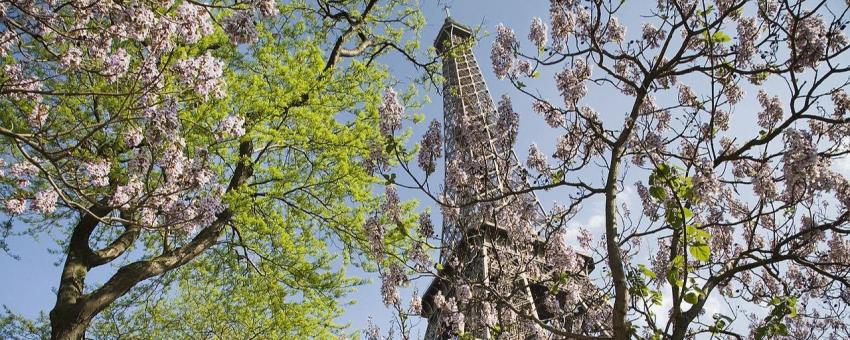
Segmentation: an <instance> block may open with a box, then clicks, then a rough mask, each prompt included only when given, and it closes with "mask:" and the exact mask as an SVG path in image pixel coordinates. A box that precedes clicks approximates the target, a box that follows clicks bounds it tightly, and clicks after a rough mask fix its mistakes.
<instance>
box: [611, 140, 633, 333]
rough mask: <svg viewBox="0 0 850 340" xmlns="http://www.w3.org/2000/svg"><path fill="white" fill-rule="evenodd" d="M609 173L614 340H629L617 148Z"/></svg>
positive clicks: (627, 295)
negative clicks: (618, 198)
mask: <svg viewBox="0 0 850 340" xmlns="http://www.w3.org/2000/svg"><path fill="white" fill-rule="evenodd" d="M613 156H614V157H613V159H612V162H611V169H610V170H609V173H608V183H607V185H606V187H605V244H606V251H607V252H608V267H609V268H610V269H611V279H612V280H613V281H614V310H613V314H614V315H613V320H612V324H613V327H614V339H616V340H626V339H628V338H629V327H628V325H627V323H626V314H627V312H628V302H629V286H628V282H627V281H626V274H625V270H624V269H623V257H622V254H621V253H620V243H619V240H620V237H619V236H620V232H619V230H618V229H617V185H616V182H617V176H618V175H619V171H618V168H619V160H620V159H621V157H622V151H621V150H618V148H615V150H614V153H613Z"/></svg>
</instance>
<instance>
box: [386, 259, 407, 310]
mask: <svg viewBox="0 0 850 340" xmlns="http://www.w3.org/2000/svg"><path fill="white" fill-rule="evenodd" d="M406 281H407V276H405V275H404V272H403V271H402V269H401V267H400V266H399V265H398V264H395V263H394V264H392V265H391V266H390V267H389V269H388V270H387V271H385V272H384V273H382V275H381V297H382V298H383V300H384V304H385V305H387V306H397V305H398V304H399V303H400V302H401V295H400V294H399V291H398V286H400V285H401V284H402V283H404V282H406Z"/></svg>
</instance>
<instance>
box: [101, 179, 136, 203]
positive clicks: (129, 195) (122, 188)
mask: <svg viewBox="0 0 850 340" xmlns="http://www.w3.org/2000/svg"><path fill="white" fill-rule="evenodd" d="M143 186H144V184H143V183H142V181H140V180H139V179H138V178H137V177H133V178H130V181H128V182H127V184H125V185H119V186H118V187H117V188H115V194H113V195H112V198H111V199H110V200H109V204H110V205H112V206H116V207H123V206H126V205H127V204H128V203H129V202H130V201H131V200H132V199H134V198H136V197H137V196H139V195H140V194H141V193H142V188H143Z"/></svg>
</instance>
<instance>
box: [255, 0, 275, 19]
mask: <svg viewBox="0 0 850 340" xmlns="http://www.w3.org/2000/svg"><path fill="white" fill-rule="evenodd" d="M256 6H257V8H259V9H260V14H262V15H263V16H264V17H273V16H276V15H278V14H280V10H278V9H277V3H275V0H259V1H257V4H256Z"/></svg>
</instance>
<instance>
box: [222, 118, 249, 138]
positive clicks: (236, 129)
mask: <svg viewBox="0 0 850 340" xmlns="http://www.w3.org/2000/svg"><path fill="white" fill-rule="evenodd" d="M244 125H245V118H242V117H241V116H237V115H228V116H227V117H225V118H224V120H222V121H221V123H219V126H218V137H219V139H220V140H221V139H225V138H228V137H242V135H244V134H245V127H244Z"/></svg>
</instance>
